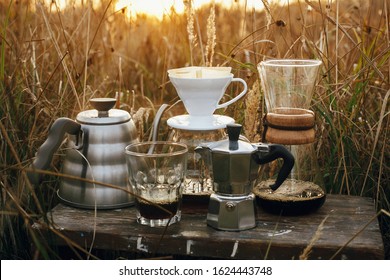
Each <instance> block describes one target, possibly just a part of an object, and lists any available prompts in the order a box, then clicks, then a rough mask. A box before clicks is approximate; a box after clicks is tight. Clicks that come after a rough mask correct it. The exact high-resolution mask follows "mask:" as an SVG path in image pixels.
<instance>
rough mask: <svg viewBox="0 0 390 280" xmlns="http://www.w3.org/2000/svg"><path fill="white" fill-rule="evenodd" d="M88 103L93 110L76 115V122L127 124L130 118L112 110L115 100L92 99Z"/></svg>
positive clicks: (124, 113) (126, 113) (121, 111)
mask: <svg viewBox="0 0 390 280" xmlns="http://www.w3.org/2000/svg"><path fill="white" fill-rule="evenodd" d="M90 103H91V105H92V106H93V107H94V108H95V109H92V110H87V111H83V112H80V113H78V114H77V117H76V120H77V122H79V123H83V124H97V125H99V124H100V125H101V124H104V125H110V124H118V123H124V122H128V121H129V120H130V118H131V117H130V114H129V113H128V112H126V111H124V110H119V109H112V108H113V107H114V106H115V103H116V99H115V98H93V99H91V100H90Z"/></svg>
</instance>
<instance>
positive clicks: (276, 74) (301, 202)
mask: <svg viewBox="0 0 390 280" xmlns="http://www.w3.org/2000/svg"><path fill="white" fill-rule="evenodd" d="M320 65H321V61H318V60H301V59H273V60H267V61H263V62H261V63H260V64H259V65H258V70H259V74H260V80H261V86H262V90H263V92H264V97H265V102H266V108H267V113H266V115H265V116H264V119H263V124H264V130H263V141H264V142H268V143H276V144H282V145H285V146H286V147H287V148H288V150H289V151H290V152H291V154H292V155H293V157H294V159H295V165H294V168H293V169H292V171H291V173H290V176H289V178H288V179H287V180H286V181H285V182H284V183H283V185H282V186H280V187H279V188H278V189H277V190H275V191H273V190H271V189H270V188H269V185H270V184H272V183H273V181H274V180H273V179H272V178H273V177H274V176H273V174H276V171H277V169H278V166H277V163H273V165H268V166H267V167H266V168H265V169H266V170H263V172H262V174H263V175H264V176H266V177H265V178H264V177H263V178H261V180H260V183H259V184H258V185H257V186H256V188H255V193H256V195H257V196H258V198H259V201H260V204H261V206H262V207H263V208H264V209H265V210H268V211H270V212H274V213H277V214H284V215H288V214H304V213H308V212H311V211H314V210H316V209H318V208H319V207H321V206H322V205H323V203H324V201H325V198H326V193H325V190H324V183H323V174H322V173H321V172H320V170H319V166H318V160H317V156H316V153H315V145H314V144H315V142H316V133H315V113H314V112H313V111H312V110H311V109H310V106H311V100H312V96H313V93H314V87H315V84H316V80H317V76H318V71H319V68H320Z"/></svg>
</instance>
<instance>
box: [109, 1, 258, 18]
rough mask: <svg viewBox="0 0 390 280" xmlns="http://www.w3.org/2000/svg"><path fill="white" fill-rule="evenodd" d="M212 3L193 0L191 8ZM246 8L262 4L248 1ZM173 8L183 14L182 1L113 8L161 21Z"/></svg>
mask: <svg viewBox="0 0 390 280" xmlns="http://www.w3.org/2000/svg"><path fill="white" fill-rule="evenodd" d="M210 2H213V0H193V7H194V8H195V9H197V8H199V7H201V6H202V5H204V4H208V3H210ZM237 2H244V1H235V0H214V3H216V4H221V5H223V6H226V7H230V6H231V5H233V4H234V3H237ZM247 6H248V7H250V8H252V7H254V8H256V9H262V7H263V4H262V1H260V0H257V1H255V0H249V1H247ZM172 7H174V8H175V11H176V12H177V13H183V12H184V10H185V6H184V3H183V0H159V1H156V0H118V3H117V4H116V6H115V9H116V10H120V9H123V8H126V13H127V15H129V16H136V15H137V14H147V15H149V16H155V17H157V18H158V19H162V17H163V16H164V14H169V11H170V10H171V8H172Z"/></svg>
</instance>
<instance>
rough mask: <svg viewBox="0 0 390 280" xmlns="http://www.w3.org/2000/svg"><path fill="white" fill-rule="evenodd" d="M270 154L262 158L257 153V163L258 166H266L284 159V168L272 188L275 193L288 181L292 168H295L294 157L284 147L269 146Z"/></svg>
mask: <svg viewBox="0 0 390 280" xmlns="http://www.w3.org/2000/svg"><path fill="white" fill-rule="evenodd" d="M268 148H269V152H268V153H267V154H266V155H265V156H260V155H259V153H257V154H256V155H257V156H256V157H255V161H256V163H257V164H265V163H269V162H271V161H274V160H276V159H278V158H282V159H283V165H282V168H281V169H280V171H279V174H278V177H277V178H276V181H275V184H273V185H271V186H270V188H271V189H272V190H273V191H275V190H276V189H277V188H279V187H280V185H282V184H283V182H284V181H285V180H286V179H287V177H288V175H289V174H290V172H291V170H292V168H293V167H294V162H295V160H294V157H293V155H292V154H291V153H290V151H289V150H287V149H286V148H285V147H284V146H283V145H278V144H268Z"/></svg>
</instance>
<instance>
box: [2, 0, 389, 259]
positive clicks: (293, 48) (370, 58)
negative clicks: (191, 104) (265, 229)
mask: <svg viewBox="0 0 390 280" xmlns="http://www.w3.org/2000/svg"><path fill="white" fill-rule="evenodd" d="M259 1H260V0H259ZM48 2H49V3H47V2H45V3H41V1H34V0H14V1H1V2H0V135H1V138H0V149H1V153H0V188H1V201H0V205H1V206H0V209H1V217H0V235H1V244H0V258H1V259H31V258H57V257H58V255H57V253H56V251H55V249H54V248H50V247H48V246H46V245H45V244H41V243H39V242H38V240H37V239H36V237H35V236H34V234H33V231H31V226H32V224H33V222H34V221H35V220H36V219H39V218H40V217H42V216H44V214H45V213H46V212H47V211H48V210H49V209H50V208H51V207H53V205H55V203H57V199H56V196H55V190H56V189H57V187H58V181H59V179H58V178H57V177H56V176H47V180H46V181H45V182H44V183H43V184H42V185H41V186H39V187H37V188H32V187H31V185H30V184H29V183H28V182H27V179H26V175H25V172H24V169H25V168H26V167H28V165H29V164H30V163H31V160H32V159H33V157H34V155H35V152H36V151H37V149H38V147H39V146H40V145H41V144H42V143H43V141H44V140H45V139H46V137H47V133H48V130H49V128H50V125H51V124H52V123H53V121H54V120H55V119H57V118H58V117H63V116H66V117H70V118H75V116H76V114H77V113H78V112H80V111H82V110H85V109H89V108H90V107H89V105H88V100H89V99H90V98H92V97H115V96H119V97H120V106H121V108H122V109H124V110H127V111H129V112H130V113H131V114H132V116H133V118H134V120H135V121H136V125H137V128H138V131H139V134H140V138H141V140H145V139H147V138H148V137H149V134H150V128H151V123H152V121H153V117H154V114H155V112H156V109H157V108H158V107H159V105H161V104H162V103H168V104H169V105H172V106H171V108H170V110H168V111H167V112H166V114H165V116H164V117H169V116H171V115H176V114H178V113H184V109H183V107H182V105H181V104H180V103H177V101H178V98H177V95H176V92H175V90H174V88H173V86H172V85H171V84H170V83H169V79H168V78H167V69H170V68H176V67H183V66H189V65H212V66H231V67H232V68H233V72H234V74H235V76H237V77H241V78H244V79H245V80H246V81H247V83H248V85H249V88H250V91H249V92H248V94H247V95H246V97H245V98H243V99H242V100H241V101H239V102H237V103H235V104H234V105H232V106H229V107H228V108H227V109H226V110H224V111H220V112H219V113H221V114H226V115H229V116H231V117H233V118H234V119H235V120H236V121H237V122H239V123H241V124H243V125H244V128H245V135H246V136H247V137H248V138H249V139H250V140H251V141H259V139H260V135H261V131H262V124H261V118H262V116H263V114H264V112H265V108H264V99H263V94H262V92H261V90H260V88H259V86H258V79H259V78H258V73H257V69H256V65H257V64H258V63H259V62H260V61H262V60H264V59H267V58H311V59H319V60H321V61H322V62H323V67H322V69H321V75H320V77H319V81H318V86H317V87H316V92H315V94H314V100H313V104H312V108H313V110H314V111H315V112H316V116H317V132H318V142H317V143H316V151H317V155H318V158H319V163H320V166H321V170H322V172H323V175H324V179H325V183H326V189H327V192H328V193H337V194H338V193H339V194H348V195H360V196H368V197H372V198H374V199H375V207H376V210H377V211H378V218H379V222H380V225H381V230H382V233H383V237H384V240H385V247H386V257H387V258H389V255H390V253H389V243H390V242H389V240H390V216H389V209H390V187H389V186H390V166H389V158H390V144H389V143H390V142H389V134H388V133H390V131H389V127H390V124H389V122H390V117H389V96H390V86H389V85H390V24H389V17H390V1H389V0H368V1H363V0H348V1H347V0H333V1H332V0H328V1H304V0H300V1H290V2H288V1H286V2H285V3H284V4H283V5H281V6H279V5H278V4H277V1H267V0H263V1H262V2H263V3H264V5H265V9H263V10H253V9H251V8H250V7H249V6H248V5H246V1H235V2H234V3H233V4H232V5H231V6H229V7H227V6H221V5H219V4H214V5H213V3H212V2H211V3H210V4H209V5H204V6H202V7H200V8H196V9H195V8H194V6H193V3H192V1H190V0H187V1H183V3H184V5H185V12H184V13H178V12H177V11H175V9H174V8H172V9H170V10H168V11H167V13H166V14H165V15H164V17H163V18H162V19H156V18H152V17H149V16H148V15H138V16H135V15H132V16H129V13H128V11H127V9H126V8H123V9H117V8H116V5H115V4H116V1H115V0H112V1H111V0H102V1H99V2H100V5H97V4H96V3H94V2H93V1H88V0H84V1H81V3H82V4H75V3H73V4H72V1H69V2H70V4H69V5H68V6H66V8H62V9H60V7H59V6H58V5H57V4H56V1H52V2H50V1H48ZM229 90H230V94H231V95H235V94H236V93H237V91H238V90H239V89H235V88H229ZM226 98H229V96H228V95H227V97H226ZM163 127H164V126H163ZM163 127H162V135H160V137H161V138H163V137H164V129H163ZM165 129H167V128H166V127H165ZM61 154H62V153H61V150H59V151H58V154H57V156H56V158H55V160H54V161H53V166H52V170H53V171H56V172H59V171H60V167H61ZM31 244H35V250H30V248H31Z"/></svg>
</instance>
